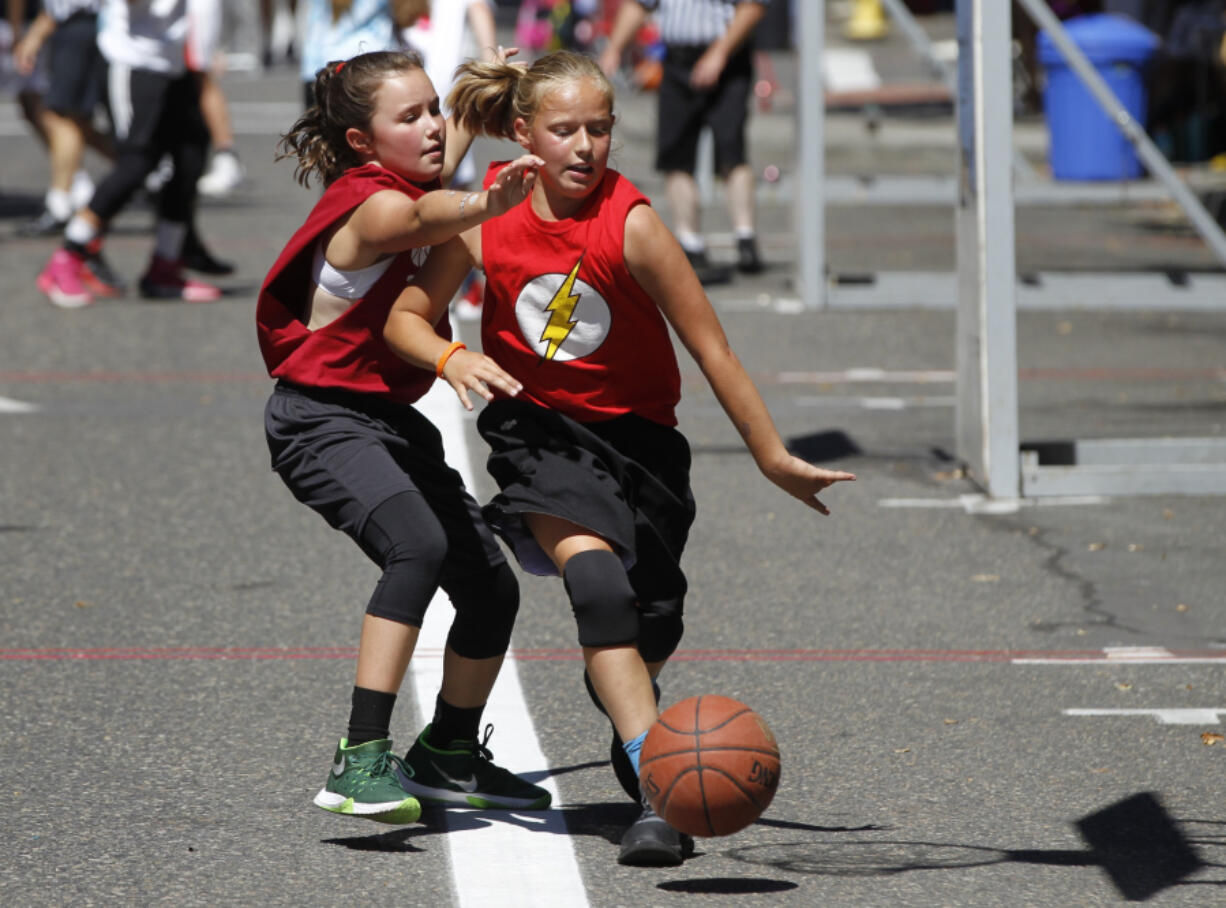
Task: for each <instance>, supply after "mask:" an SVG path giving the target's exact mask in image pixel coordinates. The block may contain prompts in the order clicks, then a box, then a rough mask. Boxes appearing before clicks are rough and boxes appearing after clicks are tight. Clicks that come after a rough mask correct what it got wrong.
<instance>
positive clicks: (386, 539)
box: [359, 492, 519, 659]
mask: <svg viewBox="0 0 1226 908" xmlns="http://www.w3.org/2000/svg"><path fill="white" fill-rule="evenodd" d="M359 544H360V545H361V547H362V550H363V551H364V552H366V554H367V555H368V556H369V557H370V558H371V559H372V560H373V561H374V562H375V563H376V564H378V565H379V566H380V567H381V568H383V576H382V577H380V578H379V582H378V583H377V584H376V585H375V590H374V593H373V594H372V595H371V597H370V602H369V603H367V606H366V611H367V613H368V614H370V615H375V616H376V617H379V618H385V619H387V620H389V621H396V622H399V623H401V624H407V625H409V626H411V627H421V623H422V619H423V618H424V617H425V614H426V608H427V606H429V604H430V600H431V598H433V596H434V591H435V590H436V589H437V588H438V587H440V586H441V587H442V588H443V589H444V590H445V591H446V592H447V594H448V596H450V597H451V602H452V605H454V606H455V610H456V615H455V620H454V621H453V622H452V625H451V631H450V633H449V634H448V636H447V643H448V645H449V646H450V647H451V648H452V649H453V650H455V652H457V653H458V654H459V655H461V656H465V657H467V658H469V659H486V658H489V657H491V656H500V655H502V654H503V653H505V652H506V650H507V647H508V646H509V645H510V642H511V629H512V627H513V626H514V624H515V615H516V612H517V611H518V609H519V584H518V583H517V582H516V580H515V575H514V573H513V572H512V571H511V568H510V567H509V566H508V565H507V564H506V562H501V563H499V564H496V565H493V566H490V565H489V564H488V563H482V564H480V565H479V566H476V567H474V565H472V564H461V563H457V561H458V560H457V559H449V558H448V542H447V535H446V532H445V531H444V530H443V525H442V524H441V523H440V522H439V520H438V518H437V517H436V516H435V514H434V512H433V511H432V510H431V508H430V505H429V503H428V502H427V501H426V499H425V498H424V497H423V496H422V495H421V494H420V493H418V492H401V493H400V494H398V495H394V496H392V497H391V498H389V499H388V500H387V501H385V502H383V504H381V505H379V506H378V507H377V508H375V509H374V511H372V512H371V515H370V517H368V518H367V520H366V526H365V527H364V528H363V530H362V535H361V538H360V539H359Z"/></svg>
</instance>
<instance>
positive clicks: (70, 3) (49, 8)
mask: <svg viewBox="0 0 1226 908" xmlns="http://www.w3.org/2000/svg"><path fill="white" fill-rule="evenodd" d="M101 7H102V0H43V12H45V13H46V14H47V15H48V16H50V17H51V18H52V19H54V20H55V21H56V22H64V21H67V20H68V19H69V18H70V17H71V16H73V15H75V14H76V13H97V12H98V10H99V9H101Z"/></svg>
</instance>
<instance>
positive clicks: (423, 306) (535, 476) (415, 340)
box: [384, 52, 855, 865]
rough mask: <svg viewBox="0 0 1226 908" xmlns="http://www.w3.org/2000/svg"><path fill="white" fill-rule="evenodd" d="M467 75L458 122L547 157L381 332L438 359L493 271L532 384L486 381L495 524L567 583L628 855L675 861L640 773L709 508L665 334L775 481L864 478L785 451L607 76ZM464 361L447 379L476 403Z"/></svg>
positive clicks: (493, 327)
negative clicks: (478, 272)
mask: <svg viewBox="0 0 1226 908" xmlns="http://www.w3.org/2000/svg"><path fill="white" fill-rule="evenodd" d="M460 72H461V73H462V75H461V76H460V78H459V79H458V80H457V82H456V85H455V87H454V89H453V90H452V93H451V95H450V97H449V98H448V101H449V103H450V104H451V106H452V108H453V110H454V114H453V116H454V117H455V118H456V120H457V121H458V122H459V123H461V124H462V125H464V126H465V127H467V128H469V129H472V130H473V131H474V132H484V133H486V134H488V135H492V136H501V137H504V138H509V139H513V140H514V141H516V142H518V143H519V144H520V145H521V146H522V147H523V148H524V149H525V150H527V151H529V152H531V153H533V154H535V155H537V156H538V157H540V158H541V160H543V161H544V163H543V164H542V165H541V167H540V169H539V171H538V175H537V180H536V184H535V186H534V187H533V190H532V193H531V195H530V196H529V197H528V198H527V199H526V200H524V201H523V202H522V203H520V204H519V205H517V206H516V207H515V208H514V209H512V210H511V211H510V212H508V213H507V214H505V215H503V216H502V217H499V218H495V219H493V220H490V221H487V222H485V223H484V224H483V225H482V227H481V229H480V230H479V231H478V230H472V231H467V232H466V233H464V234H462V235H461V236H460V237H457V238H456V239H454V240H451V241H449V242H447V243H445V244H442V245H440V246H437V247H435V249H434V250H433V251H432V252H431V254H430V258H429V260H428V262H427V263H426V264H425V265H424V266H423V268H422V270H421V272H419V274H418V275H417V277H416V278H415V279H414V281H413V283H412V284H411V285H410V286H409V288H407V289H406V291H405V292H404V293H402V294H401V296H400V298H399V299H398V300H397V302H396V304H395V306H394V307H393V309H392V313H391V316H390V318H389V320H388V323H387V327H386V329H385V332H384V336H385V338H386V339H387V341H388V344H389V346H390V347H391V348H392V349H393V350H394V351H396V352H397V353H398V354H400V355H401V356H402V357H404V358H405V360H406V361H408V362H410V363H414V364H417V365H419V366H423V367H424V366H427V365H429V364H431V363H434V362H435V361H437V360H438V359H439V357H440V356H441V355H443V354H445V352H446V350H447V349H448V339H447V337H446V335H445V333H439V332H438V331H437V329H436V327H435V326H436V323H438V320H439V317H440V314H441V313H443V312H444V311H446V307H447V303H448V301H449V300H450V299H451V294H452V293H453V292H454V288H455V287H456V286H457V285H458V284H459V282H460V280H462V279H463V277H464V275H465V274H466V273H467V271H468V269H469V267H470V266H473V265H476V266H477V267H484V270H485V275H486V288H487V289H486V297H485V306H484V315H483V318H482V324H481V336H482V346H483V350H484V353H485V354H486V355H488V356H490V357H492V358H493V359H494V361H495V362H497V363H498V365H499V366H501V367H502V368H504V369H506V370H507V371H508V372H509V373H510V374H511V375H513V376H514V377H515V379H516V380H517V381H518V382H520V383H522V389H520V390H519V391H518V393H517V394H513V395H508V394H507V392H506V388H505V387H504V385H505V382H504V385H495V386H494V387H492V388H487V389H483V396H484V397H486V399H487V400H492V401H493V402H492V403H490V404H489V405H488V406H486V407H485V408H484V409H483V411H482V413H481V415H480V417H479V419H478V428H479V430H480V432H481V434H482V436H483V437H484V438H485V439H486V440H487V441H488V442H489V444H490V446H491V448H492V452H491V454H490V458H489V463H488V467H489V471H490V473H491V474H492V475H493V477H494V478H495V480H496V481H497V482H498V485H499V487H500V489H501V493H500V494H499V495H498V496H496V497H495V499H494V500H493V502H492V503H491V504H490V505H488V506H487V507H486V508H485V511H484V513H485V517H486V520H487V521H488V522H489V523H490V525H491V526H492V527H493V528H494V529H495V531H496V532H498V533H499V534H500V535H501V536H502V537H503V538H504V539H505V540H506V541H507V543H508V544H509V545H510V546H511V548H512V549H513V551H514V552H515V555H516V558H517V559H518V560H519V562H520V564H521V566H522V567H523V568H524V569H525V570H527V571H529V572H532V573H537V574H552V575H558V576H561V577H562V579H563V581H564V583H565V586H566V591H567V594H568V596H569V598H570V602H571V606H572V608H573V610H574V613H575V620H576V623H577V625H578V631H579V635H578V636H579V643H580V645H581V646H582V648H583V657H584V661H585V665H586V676H585V677H586V680H587V681H588V689H589V692H590V693H591V694H592V696H593V698H594V699H595V700H596V702H597V705H598V706H599V707H600V708H601V709H602V711H605V712H606V713H607V715H608V716H609V717H610V720H611V721H612V723H613V729H614V735H615V737H614V747H613V751H612V757H613V764H614V768H615V769H618V768H619V764H620V770H619V771H618V776H619V779H620V780H621V781H622V784H623V785H624V786H625V787H626V788H627V792H628V793H629V794H630V795H631V797H633V798H635V799H636V800H640V799H641V803H642V813H641V814H640V816H639V818H638V819H637V820H636V821H635V822H634V824H633V825H632V826H631V827H630V828H629V829H628V830H627V831H626V833H625V835H624V836H623V837H622V844H621V851H620V854H619V858H618V859H619V861H620V862H622V863H625V864H651V865H670V864H677V863H680V862H681V861H682V860H683V858H684V857H685V855H686V853H687V851H688V850H689V848H691V847H692V843H690V842H689V841H687V838H686V837H684V836H682V835H680V834H679V833H678V832H677V831H676V830H673V829H671V828H670V827H668V826H667V825H666V824H665V823H664V822H663V820H661V819H660V818H659V817H658V816H656V815H655V814H654V813H653V812H652V810H651V808H650V806H649V805H648V803H647V801H646V799H645V798H641V793H640V792H639V790H638V782H637V775H638V773H637V761H638V752H639V749H640V748H641V746H642V742H643V738H644V737H645V736H646V732H647V729H648V728H649V727H650V726H651V724H652V722H654V721H655V719H656V716H657V699H658V696H659V692H658V688H656V687H655V684H654V680H653V679H654V677H655V676H656V675H657V674H658V673H659V671H660V669H661V668H662V666H663V664H664V662H665V660H667V659H668V657H669V656H670V655H671V654H672V652H673V651H674V650H675V649H676V646H677V644H678V642H679V641H680V638H681V632H682V619H681V612H682V602H683V599H684V595H685V592H686V581H685V576H684V574H683V573H682V571H681V568H680V565H679V560H680V557H681V553H682V549H683V548H684V545H685V541H686V536H687V533H688V530H689V527H690V524H691V522H692V521H693V518H694V502H693V498H692V496H691V494H690V486H689V465H690V452H689V446H688V444H687V443H686V440H685V438H684V437H683V436H682V435H681V434H680V432H678V431H677V429H676V428H675V425H676V422H677V420H676V417H675V415H674V407H675V405H676V403H677V401H678V399H679V396H680V379H679V375H678V371H677V362H676V359H675V357H674V354H673V348H672V344H671V341H670V339H669V334H668V326H669V325H671V326H672V327H673V329H674V330H676V332H677V335H678V336H679V337H680V339H681V341H682V343H683V344H685V346H686V348H687V349H688V350H689V352H690V353H691V355H692V356H693V357H694V359H695V360H696V361H697V363H698V365H699V367H700V368H701V369H702V372H703V374H704V375H705V376H706V378H707V381H708V382H709V383H710V385H711V387H712V389H713V390H714V391H715V395H716V397H717V398H718V399H719V401H720V403H721V404H722V405H723V407H724V409H725V410H726V411H727V413H728V416H729V418H730V419H731V420H732V422H733V424H734V425H735V426H736V427H737V429H738V431H739V432H740V433H741V436H742V438H743V439H744V440H745V444H746V446H747V447H748V449H749V451H750V453H751V454H752V455H753V458H754V461H755V462H756V463H757V465H758V468H759V469H760V470H761V471H762V473H763V474H764V475H765V476H766V477H767V478H768V479H770V480H771V481H772V482H774V483H775V484H776V485H778V486H780V487H781V488H783V489H784V490H785V491H786V492H788V493H789V494H791V495H793V496H795V497H796V498H799V499H800V500H801V501H802V502H804V503H805V504H807V505H808V506H809V507H812V508H814V509H815V510H817V511H820V512H821V513H823V514H825V513H828V512H827V510H826V507H825V505H823V504H822V502H821V501H820V500H819V499H818V498H817V494H818V493H819V492H820V491H821V490H822V489H824V488H826V487H827V486H829V485H830V484H832V483H834V482H838V481H841V480H851V479H855V477H854V476H853V475H852V474H850V473H845V472H842V471H836V470H824V469H821V468H819V467H816V466H813V465H811V464H809V463H806V462H805V461H803V460H800V459H799V458H796V457H794V456H792V455H791V454H789V453H788V451H787V449H786V448H785V447H784V444H783V441H782V440H781V439H780V437H779V433H778V432H777V430H776V429H775V426H774V424H773V422H772V420H771V418H770V415H769V413H768V412H767V410H766V407H765V405H764V404H763V402H762V398H761V397H760V395H759V394H758V392H757V389H756V388H755V387H754V385H753V383H752V381H751V380H750V378H749V376H748V375H747V374H746V372H745V370H744V369H743V368H742V366H741V364H740V363H739V361H738V360H737V358H736V356H735V354H733V352H732V350H731V349H730V348H729V346H728V342H727V339H726V338H725V336H724V332H723V329H722V328H721V326H720V323H719V320H718V319H717V317H716V315H715V312H714V310H713V308H712V307H711V304H710V302H709V301H708V300H707V297H706V295H705V294H704V292H703V289H702V285H701V284H700V283H699V281H698V278H697V277H696V276H695V274H694V271H693V269H692V268H691V267H690V265H689V263H688V262H687V260H686V257H685V253H684V252H683V251H682V249H681V246H680V245H679V244H678V243H677V241H676V240H675V239H674V238H673V236H672V234H671V233H670V232H669V231H668V229H667V228H666V227H665V226H664V224H663V222H662V221H661V220H660V218H659V217H657V215H656V213H655V212H654V210H653V209H652V208H651V207H650V205H649V204H648V203H647V199H646V198H645V197H644V196H643V195H642V194H641V193H640V192H638V190H636V189H635V188H634V187H633V186H632V185H631V184H630V182H629V181H628V180H626V179H625V178H624V177H622V176H621V175H620V174H619V173H617V172H616V171H613V170H610V169H608V157H609V144H610V140H611V136H612V130H613V121H614V117H613V110H612V106H613V90H612V87H611V86H610V84H609V82H608V79H607V78H606V77H605V76H604V74H603V73H602V72H601V70H600V68H599V67H598V66H597V65H596V64H595V63H594V62H593V61H592V60H589V59H588V58H586V57H583V56H580V55H578V54H573V53H567V52H559V53H555V54H550V55H548V56H546V57H543V58H541V59H540V60H538V61H537V62H536V63H534V64H533V65H532V66H531V67H529V68H527V69H522V68H519V67H513V66H507V65H504V64H476V63H470V64H466V65H464V66H463V67H461V70H460ZM496 172H497V171H496V166H495V167H492V168H491V172H490V176H487V182H488V180H489V179H491V178H492V176H493V175H494V174H495V173H496ZM472 355H473V354H464V356H466V357H467V356H472ZM452 362H455V361H454V360H453V361H452ZM463 362H464V361H463V360H460V361H459V362H455V365H454V366H452V365H450V364H448V365H446V367H445V368H444V369H442V370H440V371H441V372H442V373H443V377H444V378H446V379H447V380H448V381H449V382H450V383H451V384H452V386H453V387H454V388H455V389H456V391H457V393H458V394H459V395H460V397H461V399H462V400H463V401H464V402H465V405H466V406H471V404H470V403H469V401H468V395H467V391H468V390H469V387H470V386H469V385H466V383H465V381H464V373H463V371H462V364H463ZM495 398H496V399H495ZM621 742H625V743H624V744H623V743H621Z"/></svg>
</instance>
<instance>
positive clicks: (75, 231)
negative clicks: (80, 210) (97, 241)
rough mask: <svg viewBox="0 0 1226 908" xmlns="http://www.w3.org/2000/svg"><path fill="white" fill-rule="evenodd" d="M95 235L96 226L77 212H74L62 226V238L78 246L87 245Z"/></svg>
mask: <svg viewBox="0 0 1226 908" xmlns="http://www.w3.org/2000/svg"><path fill="white" fill-rule="evenodd" d="M97 235H98V228H96V227H95V226H94V225H93V224H91V223H90V222H89V221H87V220H85V218H83V217H81V215H79V214H74V215H73V216H72V219H71V220H70V221H69V222H68V226H67V227H65V228H64V239H66V240H68V242H70V243H76V244H77V245H79V246H88V245H89V244H90V242H91V241H92V240H93V239H94V237H96V236H97Z"/></svg>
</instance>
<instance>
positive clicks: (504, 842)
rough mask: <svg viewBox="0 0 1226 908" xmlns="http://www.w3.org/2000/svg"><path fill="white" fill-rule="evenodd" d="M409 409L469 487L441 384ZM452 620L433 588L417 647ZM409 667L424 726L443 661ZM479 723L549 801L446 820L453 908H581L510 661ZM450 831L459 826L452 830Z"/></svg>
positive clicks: (425, 646) (574, 869)
mask: <svg viewBox="0 0 1226 908" xmlns="http://www.w3.org/2000/svg"><path fill="white" fill-rule="evenodd" d="M417 408H418V409H419V410H421V411H422V412H423V413H424V414H425V415H426V417H427V418H429V419H430V421H431V422H433V423H434V424H435V425H436V426H437V427H438V429H439V431H440V432H441V433H442V435H443V441H444V444H445V446H446V449H447V462H448V463H449V464H451V465H452V466H453V467H455V468H456V469H457V470H459V472H460V475H461V476H463V477H464V483H465V485H467V486H468V488H469V489H470V490H471V489H473V488H474V485H473V476H472V465H471V460H470V458H469V453H468V444H467V442H466V440H465V437H464V422H463V419H462V417H461V412H462V411H461V407H460V402H459V400H457V399H456V396H455V392H454V391H452V389H451V388H450V387H449V386H448V385H447V384H445V383H444V382H435V384H434V387H433V388H432V390H431V391H430V393H429V394H427V395H426V396H425V397H424V398H422V399H421V400H420V401H419V402H418V404H417ZM452 614H453V613H452V609H451V602H450V601H449V600H448V599H447V596H446V594H445V593H443V591H442V590H439V592H438V593H437V594H436V595H435V597H434V599H433V600H432V601H431V602H430V608H429V609H428V610H427V612H426V619H425V621H423V622H422V629H421V636H420V637H419V640H418V646H419V648H421V649H422V650H425V651H426V652H440V653H441V652H442V650H443V647H444V646H445V645H446V642H447V630H448V628H449V627H450V625H451V616H452ZM410 668H411V675H412V678H413V687H414V690H415V693H416V696H417V707H418V711H419V712H420V713H421V715H422V716H423V721H427V720H428V719H429V717H430V716H432V715H433V714H434V699H435V696H436V695H437V694H438V689H439V684H440V683H441V682H442V678H443V660H442V659H438V658H434V659H417V658H414V659H413V661H412V662H411V663H410ZM485 719H486V720H488V721H490V722H492V723H493V725H494V729H495V735H494V737H493V738H491V739H490V748H491V750H493V752H494V754H495V756H496V757H497V762H498V764H499V765H501V766H505V767H506V768H507V769H510V770H511V771H512V772H517V773H530V775H529V778H530V779H531V780H532V781H533V782H534V783H535V784H538V785H540V786H542V787H543V788H545V789H547V790H548V791H549V792H550V794H552V795H553V809H551V810H547V811H521V812H517V813H511V812H505V813H503V812H501V811H500V812H498V814H497V816H496V817H495V818H494V819H492V820H491V821H490V822H489V824H488V825H483V824H477V825H476V827H475V828H472V827H469V826H468V824H459V823H453V822H452V821H451V818H450V816H448V832H447V847H448V850H449V852H450V855H451V875H452V880H453V883H454V886H455V892H456V904H457V905H458V906H460V908H467V906H474V908H475V906H481V908H485V906H488V905H490V904H493V902H494V901H497V903H498V905H499V906H523V908H538V906H539V908H554V906H558V908H570V906H577V908H583V906H586V905H587V904H588V902H587V893H586V891H585V890H584V887H583V880H582V878H581V877H580V875H579V865H578V863H577V861H576V860H575V849H574V846H573V845H572V843H571V838H570V834H569V831H568V830H567V828H566V823H565V821H564V819H563V816H562V812H561V811H560V810H559V809H558V808H560V807H561V806H562V799H561V797H560V796H559V794H558V790H557V786H556V785H555V784H554V782H553V780H552V779H551V778H548V777H545V778H538V776H539V774H540V773H542V772H543V771H545V770H546V769H547V768H548V764H547V763H546V761H545V755H544V753H542V751H541V747H540V743H539V742H538V741H537V737H536V730H535V729H534V728H533V726H532V719H531V717H530V716H529V714H528V707H527V704H526V703H525V701H524V696H523V689H522V688H521V686H520V683H519V672H518V670H517V668H516V664H515V660H514V659H507V660H506V661H505V662H504V663H503V665H502V671H501V672H500V673H499V675H498V682H497V683H496V684H495V685H494V691H493V693H492V694H491V696H490V702H489V704H488V706H487V707H486V710H485ZM483 725H484V722H483ZM455 812H456V809H455V808H449V809H448V810H447V811H446V814H445V815H449V814H454V813H455ZM487 815H490V814H487ZM457 825H462V826H463V827H464V828H460V829H457V828H455V827H456V826H457Z"/></svg>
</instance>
